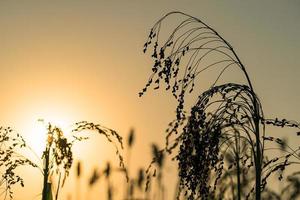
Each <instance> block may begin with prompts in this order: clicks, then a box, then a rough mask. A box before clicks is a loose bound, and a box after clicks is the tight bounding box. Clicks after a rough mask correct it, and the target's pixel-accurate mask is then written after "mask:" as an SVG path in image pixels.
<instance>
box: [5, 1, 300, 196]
mask: <svg viewBox="0 0 300 200" xmlns="http://www.w3.org/2000/svg"><path fill="white" fill-rule="evenodd" d="M174 10H180V11H183V12H186V13H188V14H190V15H193V16H195V17H198V18H200V19H202V20H203V21H205V22H206V23H208V24H210V25H211V26H212V27H214V28H215V29H216V30H217V31H218V32H219V33H220V34H221V35H222V36H223V37H224V38H225V39H226V40H227V41H229V42H230V43H231V45H232V46H233V47H234V49H235V50H236V52H237V54H238V55H239V57H240V58H241V60H242V62H243V63H244V65H245V66H246V68H247V70H248V72H249V74H250V76H251V78H252V82H253V85H254V88H255V89H256V92H257V94H258V95H259V97H260V99H261V101H262V103H263V106H264V112H265V115H266V116H270V117H274V116H278V117H280V118H288V119H295V120H298V121H300V116H299V113H300V107H299V102H300V91H299V85H300V79H299V76H300V61H299V56H300V39H299V35H300V23H299V20H300V12H299V10H300V2H299V1H296V0H294V1H292V0H291V1H279V0H268V1H251V2H250V1H248V2H246V1H236V0H230V1H226V2H225V1H222V2H221V1H217V0H214V1H196V0H194V1H191V0H188V1H179V0H175V1H172V0H165V1H159V0H156V1H152V0H151V1H139V0H131V1H129V0H122V1H104V0H99V1H96V0H72V1H71V0H63V1H58V0H56V1H33V0H27V1H1V2H0V27H1V31H0V92H1V101H0V110H1V114H0V126H12V127H14V128H15V129H16V130H17V131H18V132H20V133H22V134H24V135H25V137H26V138H28V140H30V141H31V143H32V145H33V146H35V148H37V149H39V148H40V147H39V144H38V143H39V141H38V140H35V139H34V138H40V136H36V135H35V134H36V133H35V132H34V131H35V130H36V129H35V127H36V126H37V122H36V120H37V119H39V118H44V119H45V120H48V121H51V122H53V123H57V124H59V125H60V124H61V125H62V126H66V125H70V124H72V123H74V122H77V121H80V120H88V121H93V122H96V123H101V124H103V125H106V126H108V127H111V128H113V129H115V130H117V131H119V132H120V133H121V135H122V136H124V137H126V135H127V133H128V131H129V129H130V128H131V127H134V128H135V130H136V134H137V141H136V145H135V147H134V148H135V149H136V150H133V153H132V158H133V159H134V161H132V163H133V165H134V168H137V167H139V166H146V164H145V163H148V162H149V161H150V146H149V145H150V144H151V143H152V142H156V143H159V144H160V145H163V144H164V130H165V128H166V127H167V124H168V122H170V121H171V120H172V119H174V117H175V114H174V111H175V106H176V101H175V100H174V99H173V98H172V96H171V95H169V94H167V93H166V92H164V91H149V92H148V93H147V94H146V95H145V96H144V97H143V98H139V97H138V92H139V91H140V89H142V88H143V86H144V84H145V83H146V81H147V78H148V76H149V75H150V72H151V63H150V59H149V55H144V54H143V53H142V48H143V44H144V42H145V39H146V37H147V36H148V31H149V30H150V28H151V26H152V25H153V24H154V22H155V21H156V20H157V19H158V18H159V17H161V16H162V15H163V14H165V13H167V12H169V11H174ZM233 76H235V75H233ZM95 140H96V139H95ZM100 140H101V141H104V138H102V139H101V138H100V137H99V141H100ZM294 142H295V143H299V138H297V141H296V140H295V141H294ZM104 143H105V142H98V141H97V142H91V143H89V147H90V148H87V147H81V148H79V149H77V150H76V152H78V154H77V156H78V158H79V159H81V160H83V161H84V162H86V163H89V164H87V165H86V167H85V169H86V173H85V174H86V176H88V175H90V173H91V171H92V169H93V168H94V167H95V165H97V163H100V164H101V166H104V163H105V161H106V160H107V159H109V158H110V157H112V156H114V149H113V148H112V147H110V145H107V144H104ZM99 145H102V146H103V147H101V150H99V149H98V148H97V147H99ZM99 151H101V152H103V154H99V153H98V152H99ZM95 152H96V153H95ZM96 155H97V157H96ZM99 155H100V156H99ZM144 155H146V156H144ZM174 164H175V163H173V165H174ZM168 167H169V168H170V169H171V168H172V167H171V164H170V166H168ZM171 171H172V173H174V170H171ZM37 173H38V172H37ZM133 173H135V172H133ZM72 175H73V174H71V176H72ZM30 176H31V175H29V177H30ZM170 176H171V175H170ZM27 178H28V177H27ZM40 178H41V175H37V176H35V175H34V177H32V179H31V181H33V180H34V181H37V183H33V184H32V183H29V182H30V178H28V179H29V181H28V179H25V186H26V183H28V185H30V186H28V187H29V188H30V187H31V188H34V189H32V190H31V189H30V190H29V189H28V187H27V186H26V187H25V189H20V188H18V189H17V193H16V199H17V200H21V199H24V198H25V199H28V200H29V199H39V197H38V196H37V195H38V194H39V193H40V192H41V190H40V189H37V188H39V187H41V186H40V185H39V184H40V183H41V180H40ZM26 180H27V181H26ZM38 180H40V183H39V182H38ZM34 181H33V182H34ZM82 181H83V182H82V183H85V182H84V181H86V180H82ZM101 184H103V183H101ZM71 185H72V184H71ZM68 187H70V188H71V186H68ZM84 190H85V189H84ZM170 190H171V189H170ZM67 193H68V191H66V193H65V194H63V197H65V196H66V194H67ZM95 194H97V193H96V192H95ZM34 197H35V198H34ZM90 198H91V200H93V198H94V199H96V195H95V196H94V197H90Z"/></svg>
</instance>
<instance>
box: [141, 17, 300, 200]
mask: <svg viewBox="0 0 300 200" xmlns="http://www.w3.org/2000/svg"><path fill="white" fill-rule="evenodd" d="M172 17H173V19H174V17H179V22H178V23H177V25H175V28H173V29H172V31H171V32H170V33H165V32H166V31H165V32H163V23H165V24H168V22H170V21H168V20H169V19H170V18H172ZM166 34H167V37H166V39H161V38H164V36H165V35H166ZM149 48H151V53H150V54H151V57H152V58H153V66H152V74H151V75H150V77H149V80H148V82H147V84H146V86H145V87H144V88H143V90H142V91H141V92H140V93H139V95H140V96H142V95H143V94H144V93H145V92H146V91H147V90H148V88H149V87H150V86H151V85H154V86H153V87H154V89H159V88H160V87H162V85H163V83H164V87H165V89H166V90H168V91H171V93H172V95H173V96H174V97H175V99H176V100H177V102H178V104H177V108H176V119H175V120H174V121H173V122H172V123H170V126H169V129H168V130H167V136H166V147H165V149H164V151H165V152H168V153H169V154H172V153H173V152H175V154H176V155H175V159H176V160H177V161H178V169H179V177H180V190H185V191H186V194H185V196H187V197H188V199H215V198H217V193H219V194H221V193H223V194H227V189H226V191H221V189H222V186H220V183H222V181H221V180H223V178H224V176H225V175H226V176H227V174H226V173H227V172H228V169H232V168H234V178H235V180H234V183H235V185H236V192H235V193H231V197H232V198H234V199H241V198H242V195H244V198H246V199H248V198H255V199H257V200H259V199H261V193H262V191H263V190H264V188H265V187H266V185H267V180H268V178H269V177H270V175H272V174H275V172H282V171H284V170H285V168H286V167H287V166H288V165H290V164H299V148H295V149H293V148H290V149H289V150H288V151H286V152H285V153H284V156H282V157H276V156H275V157H274V158H271V159H269V158H268V156H270V155H266V151H267V149H266V147H265V145H266V142H273V143H274V144H276V143H281V142H282V140H281V139H280V138H272V137H270V136H267V135H266V134H267V133H266V126H267V125H275V126H279V127H292V128H296V129H298V130H299V123H297V122H295V121H289V120H286V119H282V120H279V119H277V118H275V119H266V118H265V116H264V113H263V107H262V105H261V102H260V100H259V98H258V96H257V94H256V92H255V90H254V87H253V84H252V81H251V79H250V77H249V74H248V72H247V70H246V67H245V66H244V64H243V63H242V62H241V60H240V59H239V57H238V56H237V54H236V52H235V50H234V49H233V47H232V46H231V45H230V44H229V42H228V41H226V40H225V39H224V38H223V37H222V36H221V35H220V34H219V33H218V32H217V31H216V30H215V29H213V28H212V27H210V26H209V25H207V24H206V23H204V22H203V21H201V20H200V19H198V18H195V17H193V16H190V15H188V14H185V13H182V12H170V13H168V14H166V15H165V16H163V17H162V18H160V19H159V20H158V21H157V22H156V23H155V24H154V26H153V27H152V28H151V31H150V33H149V36H148V39H147V41H146V43H145V45H144V50H143V51H144V53H146V52H147V51H148V49H149ZM230 68H235V69H238V70H239V71H240V72H241V74H242V75H243V76H244V78H245V82H246V83H245V84H241V83H236V82H230V81H229V82H225V83H219V82H221V79H222V77H223V75H224V73H225V72H227V71H228V70H229V69H230ZM213 69H219V70H218V71H219V72H218V74H217V75H216V78H215V79H213V82H212V84H211V85H210V87H209V88H208V89H207V90H205V91H204V92H202V93H200V94H199V97H198V99H197V101H196V103H195V104H194V105H193V106H192V108H191V109H190V112H189V114H186V112H185V104H186V96H187V94H189V93H192V92H193V90H194V88H195V87H196V86H197V84H198V83H199V80H201V79H200V77H199V76H200V74H202V73H203V72H204V71H207V70H213ZM222 81H223V80H222ZM223 82H224V81H223ZM295 133H296V131H295ZM298 135H299V132H298ZM174 137H175V139H174ZM171 138H172V140H171ZM175 149H177V151H174V150H175ZM230 154H231V157H232V159H230V162H228V159H227V160H226V159H225V156H228V155H230ZM244 166H247V168H248V169H247V170H245V169H244ZM226 168H227V169H226ZM250 172H254V179H253V180H248V181H250V182H252V183H247V184H248V185H250V188H249V189H247V190H246V188H243V187H242V185H243V183H242V176H250V175H248V173H250ZM230 177H232V176H230ZM281 178H282V175H280V176H279V179H281ZM223 181H224V180H223ZM223 183H224V182H223ZM231 185H233V181H232V184H231ZM223 186H224V185H223ZM223 190H224V188H223ZM245 190H246V191H245ZM228 194H229V193H228ZM179 196H180V192H179V195H178V198H179Z"/></svg>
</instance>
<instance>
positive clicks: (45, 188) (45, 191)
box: [42, 147, 50, 200]
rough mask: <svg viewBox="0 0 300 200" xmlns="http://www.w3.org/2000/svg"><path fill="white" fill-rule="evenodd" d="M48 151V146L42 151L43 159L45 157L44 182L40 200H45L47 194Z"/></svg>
mask: <svg viewBox="0 0 300 200" xmlns="http://www.w3.org/2000/svg"><path fill="white" fill-rule="evenodd" d="M49 151H50V148H49V147H46V150H45V151H44V159H45V166H44V182H43V183H44V184H43V194H42V200H47V196H48V191H49V188H48V186H49V185H48V176H49V156H50V154H49Z"/></svg>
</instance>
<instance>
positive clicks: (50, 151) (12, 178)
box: [0, 121, 126, 200]
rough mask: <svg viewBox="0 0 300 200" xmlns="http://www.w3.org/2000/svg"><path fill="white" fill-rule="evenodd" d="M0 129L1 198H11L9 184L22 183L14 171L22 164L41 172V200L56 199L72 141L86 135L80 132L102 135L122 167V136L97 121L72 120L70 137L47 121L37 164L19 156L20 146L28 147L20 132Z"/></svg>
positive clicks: (70, 162)
mask: <svg viewBox="0 0 300 200" xmlns="http://www.w3.org/2000/svg"><path fill="white" fill-rule="evenodd" d="M0 131H1V134H0V144H1V146H0V147H1V149H0V169H1V178H2V179H1V185H0V187H1V190H2V193H1V195H2V194H4V199H6V197H7V194H8V195H9V198H10V199H13V190H12V187H13V186H14V185H16V184H20V185H21V186H24V184H25V183H24V180H23V178H22V177H21V176H20V175H18V174H17V173H16V172H15V171H16V169H18V168H20V167H22V166H25V165H28V166H32V167H35V168H39V169H41V172H42V174H43V190H42V200H53V199H55V200H57V199H59V193H60V189H61V188H62V187H63V186H64V183H65V181H66V179H67V177H68V175H69V173H70V169H71V166H72V165H73V151H72V147H73V145H74V144H75V143H76V142H79V141H83V140H86V139H88V137H86V136H84V137H83V136H81V135H80V132H82V131H89V132H91V131H92V132H96V133H98V134H100V135H103V136H105V138H106V139H107V141H108V142H109V143H112V144H113V146H114V147H115V150H116V155H117V156H118V159H119V165H120V168H122V169H125V165H124V161H123V156H122V155H121V152H120V148H121V149H123V143H122V137H121V136H120V135H119V134H118V133H117V132H116V131H114V130H113V129H110V128H107V127H105V126H102V125H100V124H94V123H91V122H87V121H81V122H78V123H75V124H74V126H73V129H72V131H71V132H72V134H71V137H66V135H65V133H64V132H63V131H62V129H61V128H59V127H57V126H55V125H52V124H51V123H48V124H47V125H46V131H45V134H47V141H45V142H46V147H45V150H44V152H43V155H42V158H41V159H42V160H43V166H41V167H39V166H38V165H37V164H35V163H33V162H32V161H30V160H29V159H28V158H26V157H25V156H23V155H22V149H24V148H30V147H28V146H27V145H26V142H25V140H24V139H23V137H22V136H21V135H20V134H18V133H16V132H15V131H13V130H12V129H11V128H10V127H7V128H4V127H0ZM77 167H78V170H77V177H78V178H79V177H80V171H81V169H80V165H77ZM107 171H108V170H107ZM125 172H126V171H125ZM107 174H109V172H107ZM107 176H109V175H107ZM55 181H57V183H56V188H54V187H53V185H54V184H53V183H54V182H55Z"/></svg>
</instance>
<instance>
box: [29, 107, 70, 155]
mask: <svg viewBox="0 0 300 200" xmlns="http://www.w3.org/2000/svg"><path fill="white" fill-rule="evenodd" d="M43 116H46V117H42V116H39V117H36V118H35V119H34V120H32V122H31V123H30V126H28V133H27V134H26V142H27V144H28V146H29V147H30V148H31V149H32V151H33V153H34V154H35V156H36V157H38V158H41V156H42V154H43V151H44V150H45V147H46V141H47V126H48V124H49V123H50V124H51V125H53V126H57V127H59V128H60V129H61V130H62V131H63V133H64V134H65V135H66V136H67V135H68V134H70V131H71V125H72V123H71V122H70V120H69V118H68V117H67V116H66V114H65V115H62V112H61V113H58V114H55V113H53V112H48V113H44V115H43Z"/></svg>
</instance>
